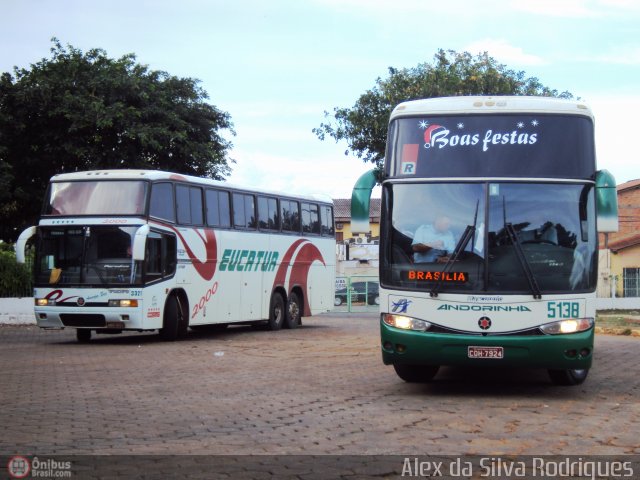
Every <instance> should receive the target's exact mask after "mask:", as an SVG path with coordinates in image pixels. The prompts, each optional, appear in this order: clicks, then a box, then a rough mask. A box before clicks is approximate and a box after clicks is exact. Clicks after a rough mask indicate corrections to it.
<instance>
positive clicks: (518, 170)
mask: <svg viewBox="0 0 640 480" xmlns="http://www.w3.org/2000/svg"><path fill="white" fill-rule="evenodd" d="M394 123H395V124H394V125H392V129H391V130H390V131H393V132H397V133H395V135H393V142H394V145H393V148H392V149H391V152H390V153H391V155H392V157H393V158H392V159H391V160H392V161H391V165H393V167H392V170H391V171H390V172H389V173H390V174H391V176H395V177H408V178H411V177H426V178H437V177H439V178H443V177H535V178H579V179H592V176H593V172H594V170H595V154H594V143H593V123H592V121H591V119H589V118H587V117H582V116H576V115H571V116H569V115H544V114H540V115H532V114H517V115H516V114H508V115H507V114H504V115H495V114H492V115H456V116H424V117H411V118H401V119H397V120H394Z"/></svg>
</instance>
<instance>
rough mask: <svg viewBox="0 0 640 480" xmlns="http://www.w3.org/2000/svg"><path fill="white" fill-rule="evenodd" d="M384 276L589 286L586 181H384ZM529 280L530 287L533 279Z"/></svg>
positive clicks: (516, 289)
mask: <svg viewBox="0 0 640 480" xmlns="http://www.w3.org/2000/svg"><path fill="white" fill-rule="evenodd" d="M385 188H386V195H387V198H388V199H389V200H388V201H390V202H391V205H390V207H391V208H390V212H391V215H390V222H389V223H388V224H387V228H388V229H389V231H388V235H389V238H390V242H389V244H388V245H387V247H386V248H385V249H384V250H383V251H382V252H381V254H382V268H381V275H382V281H383V283H385V284H387V285H389V286H392V287H399V288H408V289H424V290H426V291H434V289H435V290H436V291H440V292H458V293H462V292H474V293H482V292H495V293H498V292H499V293H514V294H515V293H520V294H523V293H535V291H534V290H535V289H539V292H538V293H540V292H542V293H569V292H578V291H580V292H585V291H592V290H593V289H594V288H595V282H596V268H595V265H596V262H595V260H594V257H595V255H596V251H597V238H596V236H595V235H594V234H593V232H595V206H594V193H593V186H592V185H591V184H562V183H558V184H551V183H535V184H531V183H526V184H525V183H507V182H504V183H490V182H482V183H481V182H478V183H427V184H394V185H392V184H387V185H385ZM534 285H535V289H534V287H533V286H534Z"/></svg>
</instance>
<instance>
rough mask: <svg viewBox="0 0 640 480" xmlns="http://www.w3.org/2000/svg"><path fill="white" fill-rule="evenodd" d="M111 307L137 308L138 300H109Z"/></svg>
mask: <svg viewBox="0 0 640 480" xmlns="http://www.w3.org/2000/svg"><path fill="white" fill-rule="evenodd" d="M109 306H110V307H137V306H138V300H129V299H124V300H109Z"/></svg>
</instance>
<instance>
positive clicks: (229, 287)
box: [16, 170, 335, 342]
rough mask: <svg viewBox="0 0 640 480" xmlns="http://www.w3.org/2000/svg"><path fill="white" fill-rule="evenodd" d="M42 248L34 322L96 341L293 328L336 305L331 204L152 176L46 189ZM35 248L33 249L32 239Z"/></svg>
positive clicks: (107, 175)
mask: <svg viewBox="0 0 640 480" xmlns="http://www.w3.org/2000/svg"><path fill="white" fill-rule="evenodd" d="M29 239H35V246H36V249H35V252H36V253H35V260H34V297H35V315H36V320H37V323H38V325H39V326H40V327H42V328H45V329H60V328H65V327H72V328H76V329H77V338H78V340H79V341H81V342H86V341H89V340H90V338H91V334H92V332H97V333H119V332H122V331H125V330H135V331H147V330H159V332H160V335H161V337H162V338H163V339H165V340H175V339H177V338H180V337H182V336H184V335H185V334H186V333H187V331H188V328H189V327H190V328H192V329H199V328H200V329H207V328H209V329H221V328H224V327H226V326H227V325H229V324H234V323H242V324H246V323H254V324H264V325H265V326H267V327H268V328H269V329H271V330H278V329H280V328H281V327H285V328H295V327H297V326H299V325H300V324H301V317H302V316H308V315H314V314H318V313H320V312H325V311H328V310H330V309H331V308H332V307H333V297H334V285H335V238H334V224H333V203H332V201H331V199H329V198H324V197H320V196H295V195H288V194H281V193H276V192H271V191H267V190H256V189H245V188H239V187H235V186H232V185H229V184H227V183H223V182H218V181H214V180H209V179H203V178H196V177H190V176H185V175H178V174H174V173H168V172H160V171H146V170H104V171H88V172H77V173H65V174H60V175H56V176H54V177H53V178H52V179H51V182H50V185H49V188H48V191H47V194H46V197H45V201H44V207H43V212H42V216H41V218H40V221H39V224H38V226H37V227H31V228H28V229H27V230H25V231H24V232H23V233H22V234H21V235H20V238H19V240H18V242H17V245H16V251H17V256H18V260H19V261H24V257H25V245H26V244H27V242H28V241H29ZM32 241H33V240H32Z"/></svg>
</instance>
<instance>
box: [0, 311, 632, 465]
mask: <svg viewBox="0 0 640 480" xmlns="http://www.w3.org/2000/svg"><path fill="white" fill-rule="evenodd" d="M377 322H378V320H377V316H376V315H375V314H363V315H358V316H355V315H354V316H348V315H338V314H329V315H323V316H317V317H312V318H305V319H304V325H303V327H301V328H299V329H297V330H282V331H279V332H266V331H256V330H253V329H251V328H250V327H233V328H229V329H228V330H227V331H225V332H223V333H208V334H204V333H193V332H192V333H190V335H189V336H188V338H187V339H185V340H183V341H180V342H175V343H165V342H162V341H160V340H159V338H158V336H157V335H155V334H140V333H131V334H125V335H116V336H106V335H100V336H94V337H93V339H92V341H91V343H89V344H78V343H76V340H75V333H74V331H73V330H65V331H41V330H39V329H37V327H33V326H4V327H1V328H0V427H1V429H2V430H1V432H2V433H1V434H0V453H2V454H6V455H13V454H22V455H34V454H39V455H54V454H59V455H69V454H123V455H127V454H138V455H139V454H154V455H164V454H169V453H171V454H232V455H242V454H306V455H323V454H340V455H343V454H354V455H371V454H399V455H438V454H457V455H459V454H483V455H503V454H546V453H548V454H551V453H555V454H558V453H561V454H562V455H571V454H575V455H587V454H600V455H608V454H630V453H635V454H640V438H639V437H638V432H639V431H640V420H639V419H640V403H639V402H640V400H639V399H640V374H639V370H638V365H639V364H640V339H638V338H630V337H615V336H607V335H597V337H596V360H595V363H594V368H593V369H592V371H591V373H590V375H589V378H588V379H587V381H586V382H585V383H584V384H583V385H581V386H577V387H557V386H553V385H552V384H551V383H550V382H549V380H548V378H547V375H546V372H544V371H529V370H514V371H511V370H507V371H500V370H495V369H487V370H485V369H482V370H477V369H471V370H469V369H466V370H465V369H443V370H441V372H440V374H439V375H438V376H437V377H436V380H435V381H434V383H432V384H428V385H414V384H406V383H404V382H402V381H401V380H400V379H399V378H397V377H396V375H395V373H394V371H393V369H392V368H391V367H386V366H384V365H383V364H382V362H381V359H380V352H379V347H378V343H379V337H378V335H379V333H378V323H377Z"/></svg>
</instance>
